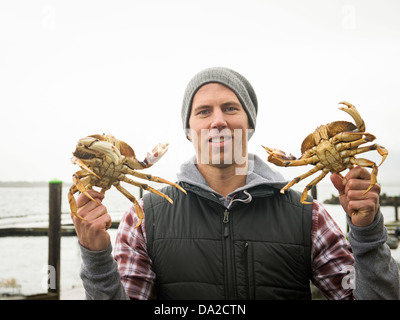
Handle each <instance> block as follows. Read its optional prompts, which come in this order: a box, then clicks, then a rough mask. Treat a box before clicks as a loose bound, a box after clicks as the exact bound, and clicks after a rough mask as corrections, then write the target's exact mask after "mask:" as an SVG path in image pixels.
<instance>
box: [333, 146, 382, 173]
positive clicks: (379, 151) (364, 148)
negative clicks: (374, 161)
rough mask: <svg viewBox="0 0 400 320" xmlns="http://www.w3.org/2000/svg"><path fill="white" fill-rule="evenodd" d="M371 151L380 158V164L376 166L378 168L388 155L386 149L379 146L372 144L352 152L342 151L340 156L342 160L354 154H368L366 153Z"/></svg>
mask: <svg viewBox="0 0 400 320" xmlns="http://www.w3.org/2000/svg"><path fill="white" fill-rule="evenodd" d="M371 150H376V151H378V153H379V154H380V155H381V156H382V160H381V163H380V164H379V166H378V167H380V166H381V164H382V163H383V161H385V159H386V157H387V155H388V154H389V152H388V151H387V149H386V148H385V147H383V146H381V145H379V144H373V145H370V146H368V147H363V148H358V149H354V150H344V151H342V152H340V156H341V157H342V158H344V157H351V156H354V155H356V154H359V153H364V152H368V151H371Z"/></svg>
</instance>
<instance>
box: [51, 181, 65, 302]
mask: <svg viewBox="0 0 400 320" xmlns="http://www.w3.org/2000/svg"><path fill="white" fill-rule="evenodd" d="M61 193H62V181H60V180H52V181H50V182H49V230H48V237H49V266H48V268H49V270H48V272H49V275H48V276H49V286H48V293H49V294H50V295H55V297H56V299H57V300H59V298H60V252H61V198H62V195H61ZM54 277H55V278H54Z"/></svg>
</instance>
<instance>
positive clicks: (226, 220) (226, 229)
mask: <svg viewBox="0 0 400 320" xmlns="http://www.w3.org/2000/svg"><path fill="white" fill-rule="evenodd" d="M222 222H223V223H224V238H227V237H228V236H229V224H228V223H229V211H228V209H225V211H224V220H222Z"/></svg>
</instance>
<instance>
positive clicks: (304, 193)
mask: <svg viewBox="0 0 400 320" xmlns="http://www.w3.org/2000/svg"><path fill="white" fill-rule="evenodd" d="M328 172H329V169H326V168H325V169H323V170H322V173H321V174H320V175H319V176H318V177H316V178H315V179H314V180H313V181H311V182H310V183H309V184H308V185H307V186H306V187H305V188H304V191H303V193H302V195H301V198H300V202H301V203H302V204H312V202H307V201H306V200H307V194H308V191H309V190H311V189H312V187H314V186H315V185H316V184H317V183H318V182H320V181H321V180H322V179H323V178H325V176H326V175H327V174H328Z"/></svg>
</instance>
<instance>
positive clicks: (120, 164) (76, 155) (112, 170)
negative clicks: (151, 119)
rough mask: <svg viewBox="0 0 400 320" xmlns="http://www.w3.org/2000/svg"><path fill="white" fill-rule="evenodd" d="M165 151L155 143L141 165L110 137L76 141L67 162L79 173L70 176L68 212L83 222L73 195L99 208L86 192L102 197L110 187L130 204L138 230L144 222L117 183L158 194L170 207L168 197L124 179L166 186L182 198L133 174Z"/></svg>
mask: <svg viewBox="0 0 400 320" xmlns="http://www.w3.org/2000/svg"><path fill="white" fill-rule="evenodd" d="M167 149H168V143H159V144H157V145H156V146H155V147H154V149H153V150H152V152H151V153H147V155H146V157H145V159H144V160H143V161H139V160H138V159H137V158H136V156H135V152H134V151H133V149H132V148H131V147H130V146H129V145H128V144H127V143H126V142H124V141H121V140H118V139H116V138H115V137H113V136H112V135H99V134H94V135H90V136H87V137H85V138H82V139H80V140H79V141H78V144H77V146H76V149H75V151H74V152H73V157H72V159H71V161H72V163H74V164H77V165H78V166H79V167H80V168H81V169H82V170H80V171H78V172H76V173H75V174H73V176H72V180H73V185H72V186H71V188H70V189H69V192H68V201H69V205H70V208H71V212H72V213H73V214H74V215H75V216H76V217H78V218H79V219H81V220H85V219H84V218H83V217H81V216H80V215H79V214H78V212H77V207H76V201H75V198H74V194H75V193H76V192H78V191H80V192H81V193H83V194H85V195H86V196H87V197H88V198H89V199H91V200H92V201H94V202H96V203H98V204H100V203H99V201H98V200H96V199H94V198H93V197H92V196H90V194H89V193H88V190H91V189H93V187H94V186H95V187H99V188H101V190H100V192H101V193H103V194H104V193H105V192H106V191H107V190H108V189H110V188H111V187H112V186H114V187H115V188H117V190H119V191H120V192H121V193H122V194H123V195H124V196H125V197H127V198H128V199H129V200H130V201H131V202H132V203H133V204H134V206H135V209H136V214H137V216H138V218H139V220H138V222H137V224H136V226H135V228H137V227H139V226H140V224H141V223H142V220H143V218H144V215H143V211H142V209H141V207H140V205H139V203H138V201H137V200H136V198H135V197H134V196H133V195H132V194H130V193H129V191H128V190H126V189H125V188H123V187H122V186H121V184H120V182H121V181H123V182H126V183H129V184H132V185H134V186H137V187H139V188H141V189H143V190H147V191H149V192H152V193H155V194H158V195H159V196H161V197H163V198H165V199H166V200H168V201H169V202H170V203H171V204H173V201H172V199H171V198H170V197H168V196H167V195H165V194H163V193H162V192H160V191H158V190H157V189H154V188H152V187H150V186H148V185H147V184H144V183H140V182H137V181H134V180H132V179H130V178H128V177H127V176H126V175H127V174H130V175H132V176H135V177H138V178H141V179H145V180H148V181H154V182H158V183H165V184H169V185H171V186H174V187H176V188H178V189H179V190H181V191H182V192H184V193H185V194H186V191H185V189H183V188H182V187H181V186H179V185H177V184H175V183H173V182H170V181H168V180H165V179H163V178H160V177H156V176H152V175H150V174H145V173H142V172H138V171H136V170H141V169H146V168H149V167H151V166H152V165H153V164H154V163H156V162H157V161H158V160H159V159H160V158H161V157H162V156H163V155H164V153H165V152H166V151H167Z"/></svg>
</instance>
